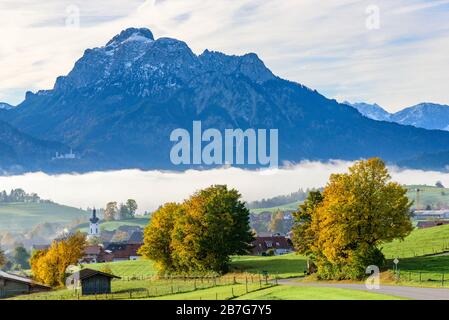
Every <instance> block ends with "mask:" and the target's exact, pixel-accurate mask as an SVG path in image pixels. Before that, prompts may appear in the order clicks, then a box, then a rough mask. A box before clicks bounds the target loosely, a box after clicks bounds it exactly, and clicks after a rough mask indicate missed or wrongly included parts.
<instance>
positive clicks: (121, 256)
mask: <svg viewBox="0 0 449 320" xmlns="http://www.w3.org/2000/svg"><path fill="white" fill-rule="evenodd" d="M142 244H143V243H110V244H109V245H108V246H107V247H106V248H105V251H106V252H107V253H110V256H109V257H110V259H111V260H110V261H124V260H137V259H139V258H140V255H139V254H138V253H137V251H138V250H139V249H140V247H141V246H142Z"/></svg>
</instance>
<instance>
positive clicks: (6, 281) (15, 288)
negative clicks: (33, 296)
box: [0, 270, 51, 298]
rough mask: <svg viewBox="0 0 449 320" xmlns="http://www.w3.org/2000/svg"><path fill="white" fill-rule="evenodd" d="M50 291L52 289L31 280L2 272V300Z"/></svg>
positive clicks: (0, 283)
mask: <svg viewBox="0 0 449 320" xmlns="http://www.w3.org/2000/svg"><path fill="white" fill-rule="evenodd" d="M50 289H51V288H50V287H47V286H44V285H41V284H38V283H36V282H34V281H33V280H32V279H30V278H26V277H22V276H18V275H15V274H11V273H7V272H3V271H1V270H0V298H7V297H12V296H17V295H22V294H30V293H35V292H41V291H49V290H50Z"/></svg>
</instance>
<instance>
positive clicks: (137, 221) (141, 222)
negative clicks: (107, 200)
mask: <svg viewBox="0 0 449 320" xmlns="http://www.w3.org/2000/svg"><path fill="white" fill-rule="evenodd" d="M149 220H150V218H149V217H139V218H134V219H125V220H118V221H101V222H100V228H101V230H108V231H112V230H116V229H118V228H119V227H121V226H139V227H142V228H145V227H146V225H147V224H148V221H149ZM88 228H89V224H88V223H83V224H80V225H78V226H76V227H75V228H74V229H75V230H80V231H82V232H87V231H88Z"/></svg>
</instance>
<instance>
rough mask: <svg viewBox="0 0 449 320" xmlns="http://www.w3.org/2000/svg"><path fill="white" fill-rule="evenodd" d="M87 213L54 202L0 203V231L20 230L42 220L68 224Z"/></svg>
mask: <svg viewBox="0 0 449 320" xmlns="http://www.w3.org/2000/svg"><path fill="white" fill-rule="evenodd" d="M89 214H90V213H88V212H86V211H83V210H80V209H77V208H73V207H68V206H64V205H60V204H55V203H0V232H2V231H11V232H20V231H23V230H28V229H31V228H33V227H34V226H35V225H37V224H40V223H44V222H58V223H67V224H68V223H70V222H72V221H74V220H76V219H79V218H82V217H84V218H86V217H88V216H89Z"/></svg>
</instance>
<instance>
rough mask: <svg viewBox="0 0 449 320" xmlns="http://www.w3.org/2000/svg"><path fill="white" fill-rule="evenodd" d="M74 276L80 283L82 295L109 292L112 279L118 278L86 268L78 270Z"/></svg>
mask: <svg viewBox="0 0 449 320" xmlns="http://www.w3.org/2000/svg"><path fill="white" fill-rule="evenodd" d="M75 277H76V278H77V279H78V281H79V283H80V284H81V293H82V295H91V294H106V293H111V281H112V279H120V277H117V276H115V275H113V274H109V273H104V272H101V271H98V270H92V269H88V268H86V269H81V270H80V271H78V272H77V275H76V276H75Z"/></svg>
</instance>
